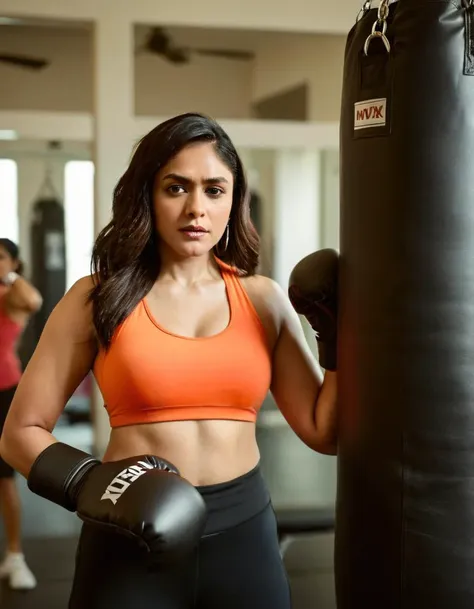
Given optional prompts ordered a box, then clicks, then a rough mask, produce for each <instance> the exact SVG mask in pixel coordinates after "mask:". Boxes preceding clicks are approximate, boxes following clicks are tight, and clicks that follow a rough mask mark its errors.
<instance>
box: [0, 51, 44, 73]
mask: <svg viewBox="0 0 474 609" xmlns="http://www.w3.org/2000/svg"><path fill="white" fill-rule="evenodd" d="M0 63H6V64H9V65H12V66H18V67H20V68H26V69H29V70H42V69H43V68H45V67H46V66H48V65H49V61H47V60H46V59H38V58H35V57H27V56H25V55H13V54H10V53H0Z"/></svg>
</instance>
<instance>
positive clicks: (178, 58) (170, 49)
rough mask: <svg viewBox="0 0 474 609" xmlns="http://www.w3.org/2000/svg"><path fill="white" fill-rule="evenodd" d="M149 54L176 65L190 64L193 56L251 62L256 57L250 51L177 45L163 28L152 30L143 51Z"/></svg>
mask: <svg viewBox="0 0 474 609" xmlns="http://www.w3.org/2000/svg"><path fill="white" fill-rule="evenodd" d="M142 50H144V51H145V52H147V53H152V54H153V55H159V56H161V57H163V58H164V59H166V60H168V61H169V62H171V63H174V64H183V63H189V62H190V61H191V58H192V55H207V56H209V57H221V58H224V59H237V60H243V61H249V60H251V59H253V58H254V57H255V54H254V53H252V52H250V51H238V50H232V49H193V48H188V47H181V46H178V45H175V44H174V43H173V41H172V40H171V38H170V36H168V34H167V33H166V32H165V30H164V29H163V28H160V27H155V28H152V30H151V32H150V34H149V35H148V36H147V38H146V41H145V44H144V47H143V49H142Z"/></svg>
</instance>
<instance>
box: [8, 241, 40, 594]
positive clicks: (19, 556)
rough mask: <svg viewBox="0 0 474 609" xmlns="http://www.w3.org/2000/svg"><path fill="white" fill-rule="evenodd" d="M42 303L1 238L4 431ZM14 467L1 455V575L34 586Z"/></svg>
mask: <svg viewBox="0 0 474 609" xmlns="http://www.w3.org/2000/svg"><path fill="white" fill-rule="evenodd" d="M40 306H41V296H40V295H39V293H38V292H37V291H36V290H35V288H34V287H33V286H32V285H31V284H29V283H28V282H27V281H26V280H25V279H24V278H23V277H21V262H20V259H19V251H18V247H17V246H16V245H15V243H13V242H12V241H10V240H9V239H0V433H1V432H2V430H3V426H4V423H5V418H6V416H7V413H8V410H9V408H10V404H11V402H12V399H13V396H14V394H15V391H16V387H17V385H18V382H19V380H20V377H21V366H20V362H19V359H18V357H17V354H16V345H17V341H18V339H19V337H20V335H21V333H22V331H23V329H24V327H25V326H26V324H27V322H28V319H29V317H30V316H31V315H32V314H33V313H35V312H36V311H37V310H38V309H39V308H40ZM14 474H15V472H14V470H13V468H12V467H11V466H10V465H9V464H8V463H6V462H5V461H4V460H3V459H1V458H0V502H1V507H2V516H3V523H4V528H5V537H6V544H7V545H6V556H5V558H4V560H3V562H2V563H1V564H0V577H2V578H7V577H8V579H9V584H10V586H11V587H12V588H14V589H16V590H18V589H26V590H29V589H32V588H34V587H35V586H36V579H35V577H34V575H33V573H32V572H31V571H30V569H29V568H28V565H27V564H26V562H25V558H24V555H23V550H22V545H21V536H20V535H21V529H20V498H19V496H18V490H17V487H16V483H15V478H14Z"/></svg>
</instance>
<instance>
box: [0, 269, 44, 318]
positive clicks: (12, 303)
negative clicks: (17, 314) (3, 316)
mask: <svg viewBox="0 0 474 609" xmlns="http://www.w3.org/2000/svg"><path fill="white" fill-rule="evenodd" d="M11 276H12V277H11V278H9V277H7V279H6V280H4V281H6V283H7V284H10V286H11V287H10V289H9V290H8V293H7V295H6V303H7V306H8V307H9V308H10V309H17V310H21V311H26V312H28V313H36V311H38V310H39V309H40V308H41V305H42V304H43V299H42V297H41V294H40V293H39V292H38V290H37V289H36V288H35V287H34V286H32V285H31V283H29V282H28V281H27V280H26V279H25V278H24V277H22V276H21V275H17V274H16V273H11Z"/></svg>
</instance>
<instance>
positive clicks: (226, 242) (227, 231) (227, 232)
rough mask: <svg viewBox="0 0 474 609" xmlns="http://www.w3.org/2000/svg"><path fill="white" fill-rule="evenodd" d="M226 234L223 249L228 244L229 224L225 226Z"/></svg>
mask: <svg viewBox="0 0 474 609" xmlns="http://www.w3.org/2000/svg"><path fill="white" fill-rule="evenodd" d="M225 231H226V234H225V247H224V251H226V249H227V246H228V245H229V232H230V231H229V225H227V226H226V228H225Z"/></svg>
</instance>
